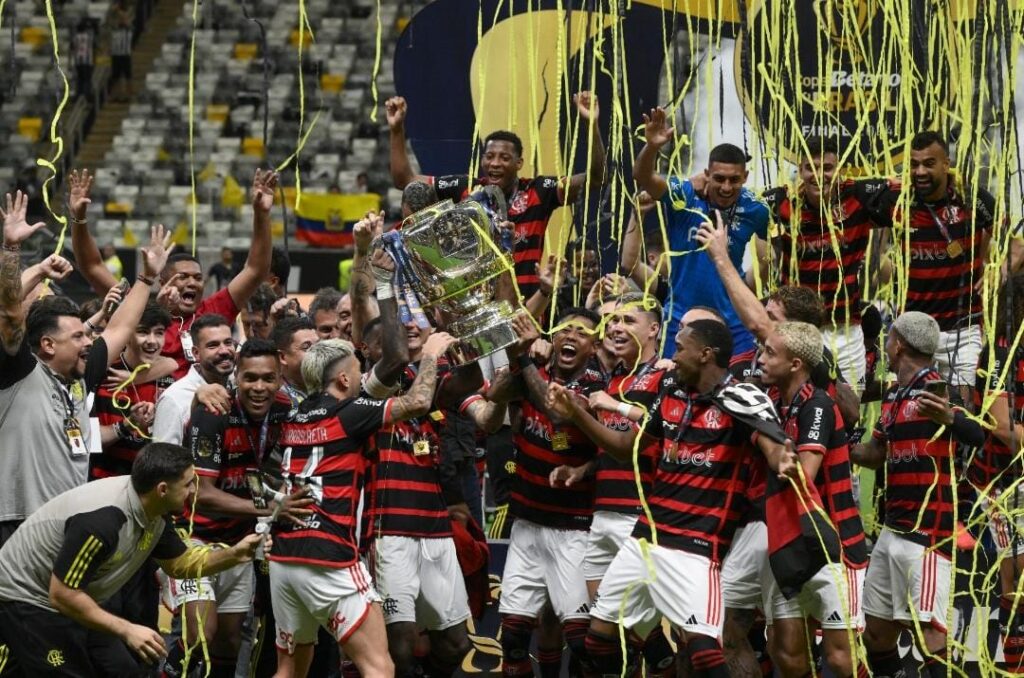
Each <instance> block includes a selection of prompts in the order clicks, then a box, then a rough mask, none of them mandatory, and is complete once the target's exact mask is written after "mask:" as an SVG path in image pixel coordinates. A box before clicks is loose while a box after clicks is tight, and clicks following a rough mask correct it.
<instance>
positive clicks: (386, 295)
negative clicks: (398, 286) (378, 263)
mask: <svg viewBox="0 0 1024 678" xmlns="http://www.w3.org/2000/svg"><path fill="white" fill-rule="evenodd" d="M394 298H395V288H394V287H392V286H391V283H390V282H381V281H379V280H378V281H377V300H378V301H380V300H381V299H394Z"/></svg>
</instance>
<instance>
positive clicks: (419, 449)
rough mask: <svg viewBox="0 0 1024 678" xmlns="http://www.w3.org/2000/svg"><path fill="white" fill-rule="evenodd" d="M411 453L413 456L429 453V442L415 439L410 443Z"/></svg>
mask: <svg viewBox="0 0 1024 678" xmlns="http://www.w3.org/2000/svg"><path fill="white" fill-rule="evenodd" d="M412 454H413V456H414V457H422V456H425V455H428V454H430V443H429V442H427V441H426V440H417V441H416V442H414V443H413V444H412Z"/></svg>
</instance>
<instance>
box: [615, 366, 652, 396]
mask: <svg viewBox="0 0 1024 678" xmlns="http://www.w3.org/2000/svg"><path fill="white" fill-rule="evenodd" d="M656 362H657V360H654V359H651V360H648V361H647V362H645V363H644V364H643V365H641V366H640V369H639V370H637V372H636V374H634V375H633V378H632V381H630V382H629V385H628V386H627V385H626V379H623V380H622V382H621V383H620V384H619V388H618V392H617V393H614V394H612V395H620V396H624V395H625V394H626V393H627V392H628V391H630V390H632V388H633V386H634V385H635V384H637V383H639V382H640V380H641V379H643V378H644V377H646V376H647V375H648V374H650V373H651V372H653V371H654V365H655V363H656ZM620 369H622V370H624V369H625V366H624V365H623V364H622V363H619V364H618V365H616V366H615V370H616V371H618V370H620ZM627 379H628V376H627Z"/></svg>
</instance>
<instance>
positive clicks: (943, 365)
mask: <svg viewBox="0 0 1024 678" xmlns="http://www.w3.org/2000/svg"><path fill="white" fill-rule="evenodd" d="M980 356H981V327H980V326H979V325H968V326H967V327H964V328H961V329H960V331H959V332H957V330H952V331H949V332H939V346H938V348H936V349H935V367H936V370H937V371H938V373H939V374H940V375H942V377H943V378H944V379H947V380H949V383H950V384H951V385H952V386H971V387H973V386H974V384H975V377H976V370H977V369H978V358H979V357H980Z"/></svg>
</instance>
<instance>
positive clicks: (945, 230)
mask: <svg viewBox="0 0 1024 678" xmlns="http://www.w3.org/2000/svg"><path fill="white" fill-rule="evenodd" d="M924 206H925V208H926V209H927V210H928V214H930V215H932V221H934V222H935V225H936V226H938V227H939V232H940V233H942V237H943V238H945V239H946V243H947V244H949V243H951V242H953V236H951V235H950V234H949V224H947V223H946V221H945V219H940V218H939V214H938V213H937V212H936V211H935V208H934V207H932V206H931V205H929V204H928V203H925V204H924Z"/></svg>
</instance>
